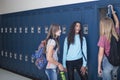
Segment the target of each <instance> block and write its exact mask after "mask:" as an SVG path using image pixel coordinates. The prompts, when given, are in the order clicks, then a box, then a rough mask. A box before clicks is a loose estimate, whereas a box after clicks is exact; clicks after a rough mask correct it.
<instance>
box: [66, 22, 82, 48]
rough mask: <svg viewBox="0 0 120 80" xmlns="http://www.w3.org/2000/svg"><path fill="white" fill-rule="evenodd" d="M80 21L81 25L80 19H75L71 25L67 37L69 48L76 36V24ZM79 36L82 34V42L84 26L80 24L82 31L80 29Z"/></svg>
mask: <svg viewBox="0 0 120 80" xmlns="http://www.w3.org/2000/svg"><path fill="white" fill-rule="evenodd" d="M77 23H79V24H80V25H81V23H80V22H79V21H75V22H73V23H72V25H71V27H70V30H69V33H68V39H67V42H68V48H69V45H70V44H74V41H75V40H74V37H75V26H76V24H77ZM78 34H79V36H80V40H81V42H82V37H83V35H82V26H80V31H79V33H78Z"/></svg>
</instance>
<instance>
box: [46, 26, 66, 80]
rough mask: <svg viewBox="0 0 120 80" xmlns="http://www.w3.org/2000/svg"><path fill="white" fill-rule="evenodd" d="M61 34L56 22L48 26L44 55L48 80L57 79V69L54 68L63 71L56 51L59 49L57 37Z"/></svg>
mask: <svg viewBox="0 0 120 80" xmlns="http://www.w3.org/2000/svg"><path fill="white" fill-rule="evenodd" d="M60 35H61V29H60V26H59V25H58V24H52V25H51V26H50V29H49V32H48V35H47V38H46V42H47V44H46V57H47V61H48V63H47V66H46V70H45V72H46V74H47V76H48V80H57V71H56V68H57V67H58V69H59V70H60V71H63V70H64V68H63V66H62V64H61V63H59V62H58V56H57V53H58V51H59V48H60V47H59V41H58V37H59V36H60Z"/></svg>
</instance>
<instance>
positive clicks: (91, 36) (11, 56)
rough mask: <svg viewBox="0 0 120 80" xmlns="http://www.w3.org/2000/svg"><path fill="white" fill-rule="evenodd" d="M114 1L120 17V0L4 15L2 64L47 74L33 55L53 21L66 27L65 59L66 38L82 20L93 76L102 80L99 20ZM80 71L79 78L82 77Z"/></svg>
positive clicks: (37, 75) (30, 73)
mask: <svg viewBox="0 0 120 80" xmlns="http://www.w3.org/2000/svg"><path fill="white" fill-rule="evenodd" d="M108 4H112V5H113V6H114V7H115V11H116V12H117V15H118V17H119V20H120V0H106V1H105V0H101V1H95V2H87V3H78V4H71V5H64V6H57V7H50V8H43V9H36V10H29V11H22V12H16V13H9V14H3V15H0V52H1V53H0V67H2V68H5V69H8V70H11V71H13V72H16V73H18V74H21V75H25V76H28V77H32V78H37V79H42V80H44V78H46V75H45V73H44V70H38V69H37V68H36V66H35V65H34V60H33V59H32V58H31V55H32V54H33V53H34V52H35V50H36V49H37V48H38V45H39V43H40V42H41V40H43V39H45V37H46V34H47V32H48V29H49V26H50V24H51V23H58V24H60V26H61V29H62V36H61V37H60V47H61V50H60V55H59V61H60V62H62V54H63V42H64V39H65V37H66V35H67V32H68V30H69V27H70V25H71V23H72V22H73V21H80V22H81V23H82V26H83V33H84V36H85V37H86V40H87V46H88V71H89V80H98V79H99V78H98V75H97V59H98V47H97V42H98V38H99V20H100V18H101V17H104V16H106V13H107V5H108ZM75 75H76V80H77V79H78V78H79V77H78V76H77V74H75ZM119 77H120V76H119Z"/></svg>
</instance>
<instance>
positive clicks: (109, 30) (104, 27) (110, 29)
mask: <svg viewBox="0 0 120 80" xmlns="http://www.w3.org/2000/svg"><path fill="white" fill-rule="evenodd" d="M102 35H105V36H106V38H107V40H108V41H111V36H112V35H113V36H114V37H115V38H116V40H118V35H117V32H116V31H115V25H114V22H113V20H112V19H111V18H109V17H105V18H102V19H101V20H100V36H102Z"/></svg>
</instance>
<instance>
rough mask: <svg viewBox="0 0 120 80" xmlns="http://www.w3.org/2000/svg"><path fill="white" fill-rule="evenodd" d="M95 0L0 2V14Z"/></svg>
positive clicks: (13, 0) (14, 0)
mask: <svg viewBox="0 0 120 80" xmlns="http://www.w3.org/2000/svg"><path fill="white" fill-rule="evenodd" d="M89 1H96V0H69V1H68V0H57V1H56V0H43V1H42V0H35V1H33V0H20V1H19V0H18V1H16V0H10V1H8V0H0V14H5V13H12V12H19V11H26V10H33V9H40V8H46V7H53V6H60V5H66V4H75V3H83V2H89Z"/></svg>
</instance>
